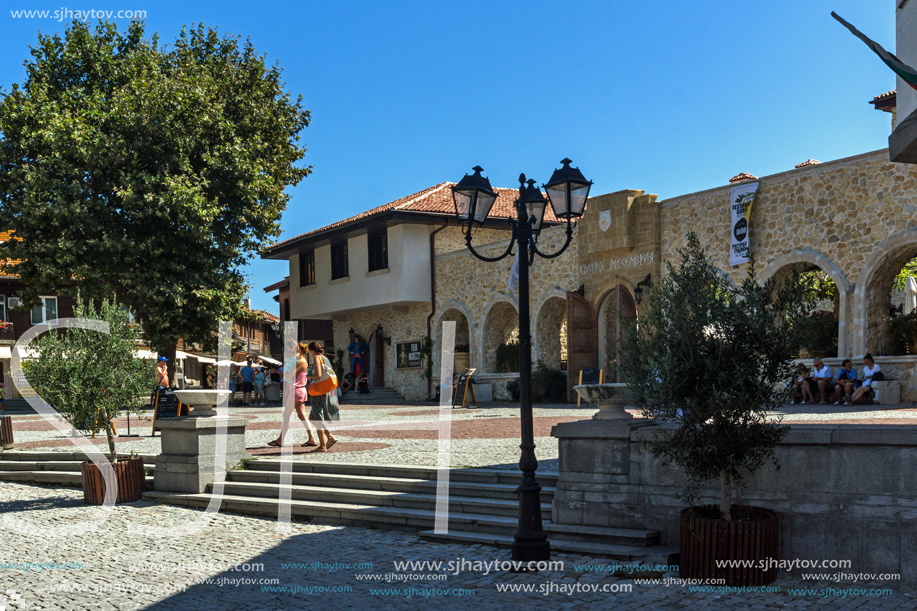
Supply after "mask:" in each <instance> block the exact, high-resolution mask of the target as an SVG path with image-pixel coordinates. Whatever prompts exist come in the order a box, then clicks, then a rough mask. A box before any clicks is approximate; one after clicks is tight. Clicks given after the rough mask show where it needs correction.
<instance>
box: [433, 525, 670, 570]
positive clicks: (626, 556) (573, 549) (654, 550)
mask: <svg viewBox="0 0 917 611" xmlns="http://www.w3.org/2000/svg"><path fill="white" fill-rule="evenodd" d="M547 526H548V525H546V528H545V530H547ZM555 528H557V529H559V528H562V527H560V526H557V525H555ZM418 534H419V535H420V536H421V537H423V538H424V539H427V540H429V541H438V542H442V543H464V544H481V545H493V546H495V547H510V546H511V545H512V544H513V536H512V535H497V534H488V533H481V532H475V531H461V530H450V531H449V532H448V533H436V532H434V531H432V530H425V531H422V532H420V533H418ZM548 541H550V543H551V551H555V552H567V553H574V554H583V555H585V556H589V557H593V558H596V557H597V558H610V559H613V560H616V561H619V562H627V563H636V564H645V565H671V564H677V563H678V548H677V547H670V546H664V545H657V546H652V547H642V546H633V545H615V544H611V543H587V542H584V541H576V540H569V539H566V538H565V537H564V536H563V535H562V534H561V532H557V531H555V532H553V533H551V532H549V533H548Z"/></svg>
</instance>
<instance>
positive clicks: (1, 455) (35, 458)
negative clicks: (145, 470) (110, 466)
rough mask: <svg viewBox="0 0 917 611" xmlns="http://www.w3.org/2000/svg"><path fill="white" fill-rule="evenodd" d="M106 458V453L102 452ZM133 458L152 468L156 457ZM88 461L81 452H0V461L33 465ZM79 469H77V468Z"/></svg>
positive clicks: (126, 455)
mask: <svg viewBox="0 0 917 611" xmlns="http://www.w3.org/2000/svg"><path fill="white" fill-rule="evenodd" d="M103 454H104V455H105V456H106V457H107V456H108V452H103ZM118 456H119V457H120V458H130V457H131V455H130V454H118ZM135 456H140V457H142V458H143V464H144V465H145V466H148V467H149V466H152V465H155V464H156V455H155V454H135ZM86 460H89V458H88V457H87V456H86V454H84V453H82V452H49V451H47V450H43V451H35V452H30V451H28V450H6V451H3V452H0V461H28V462H33V463H38V462H76V463H81V462H83V461H86ZM77 469H79V467H77Z"/></svg>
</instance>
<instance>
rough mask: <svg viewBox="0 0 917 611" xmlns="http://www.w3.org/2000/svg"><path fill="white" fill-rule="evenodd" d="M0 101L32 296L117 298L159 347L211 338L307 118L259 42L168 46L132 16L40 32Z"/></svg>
mask: <svg viewBox="0 0 917 611" xmlns="http://www.w3.org/2000/svg"><path fill="white" fill-rule="evenodd" d="M25 66H26V70H27V76H26V79H25V80H24V82H22V83H18V84H14V85H13V86H12V89H11V90H10V91H8V92H3V95H2V100H0V227H2V228H3V229H7V230H13V231H14V232H15V234H14V235H15V236H16V238H17V239H13V240H9V241H7V242H6V243H4V244H2V245H0V258H6V257H9V258H11V259H20V260H21V262H20V263H19V265H18V266H17V272H18V273H19V274H20V276H21V277H22V279H23V281H24V282H25V283H26V290H25V291H24V292H23V294H22V297H23V298H24V300H25V303H26V305H27V304H30V303H34V302H35V301H36V299H37V296H38V295H40V294H47V293H49V292H60V291H59V287H61V286H62V285H67V287H70V289H72V290H73V291H75V290H76V289H77V287H78V288H79V290H80V291H82V294H83V295H84V296H86V297H89V298H100V297H102V296H105V295H109V294H112V293H113V294H114V295H115V297H116V299H117V300H118V301H119V302H121V303H123V304H124V305H126V306H128V307H129V308H130V309H131V310H132V311H133V312H134V313H135V314H136V316H137V318H138V320H139V321H140V322H141V323H142V325H143V328H144V331H145V333H146V335H147V338H148V339H149V340H150V343H151V345H152V346H153V347H154V348H156V349H158V350H160V352H170V351H171V350H174V347H175V342H176V340H177V338H179V337H183V338H185V339H186V340H187V341H190V342H205V343H209V342H212V341H213V335H212V334H213V331H215V329H216V322H217V321H218V320H232V319H233V318H234V317H235V316H236V315H237V314H238V313H239V311H240V308H241V304H240V298H241V296H242V294H243V293H244V292H245V290H246V288H247V287H246V284H245V280H244V277H243V276H242V274H241V272H240V271H239V266H241V265H243V264H244V263H246V262H247V261H248V260H249V259H250V258H251V256H252V255H253V254H254V253H256V252H257V251H258V250H260V249H261V248H262V247H264V246H265V245H266V244H267V243H268V242H269V241H270V239H271V238H273V237H275V236H277V235H279V232H280V216H281V213H282V212H283V210H284V208H285V206H286V203H287V200H288V199H289V195H288V194H287V193H285V191H284V189H285V188H286V187H287V186H289V185H295V184H297V183H298V182H299V181H300V180H302V179H303V178H304V177H306V176H307V175H308V174H309V173H310V171H311V169H310V168H309V167H302V166H301V165H297V162H299V161H300V160H302V159H303V157H304V155H305V149H304V148H302V147H300V146H299V144H298V142H299V133H300V132H301V130H302V129H304V128H305V127H306V126H307V125H308V124H309V120H310V114H309V111H308V110H306V109H304V108H303V106H302V98H301V96H300V97H297V98H296V99H293V98H292V97H291V96H290V94H288V93H287V92H285V91H284V89H283V86H284V83H283V81H282V80H281V69H280V68H279V67H278V66H277V65H274V66H269V65H267V64H266V63H265V58H264V56H263V55H259V54H258V53H256V51H255V49H254V48H253V47H252V45H251V43H250V42H249V41H247V40H246V41H245V42H244V43H243V42H241V41H240V40H239V39H238V38H237V37H230V36H220V35H219V34H218V33H217V32H216V31H214V30H212V29H210V28H206V27H204V26H203V25H198V26H196V27H193V28H190V29H184V30H183V31H182V32H181V34H180V35H179V36H178V38H177V40H176V41H175V43H174V45H172V46H171V47H163V46H160V44H159V41H158V37H157V36H156V35H155V34H154V35H152V36H146V35H145V32H144V26H143V24H142V23H140V22H133V23H131V24H130V26H129V27H128V28H127V30H126V31H123V32H121V31H118V29H117V27H116V26H115V24H113V23H100V24H99V25H98V26H97V27H96V28H95V30H94V31H93V30H92V29H91V28H90V26H88V25H86V24H82V23H79V22H76V21H75V22H74V23H73V24H72V25H71V26H70V27H69V28H68V29H67V31H66V33H65V34H64V36H63V37H60V36H58V35H56V34H55V35H41V34H39V36H38V42H37V44H36V45H35V46H34V47H33V48H32V49H31V58H30V59H29V60H27V61H26V62H25Z"/></svg>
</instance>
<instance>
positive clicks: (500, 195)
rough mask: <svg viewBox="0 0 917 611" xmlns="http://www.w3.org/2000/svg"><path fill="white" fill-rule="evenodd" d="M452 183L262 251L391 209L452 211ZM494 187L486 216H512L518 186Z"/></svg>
mask: <svg viewBox="0 0 917 611" xmlns="http://www.w3.org/2000/svg"><path fill="white" fill-rule="evenodd" d="M454 184H456V183H454V182H441V183H439V184H438V185H434V186H432V187H430V188H428V189H424V190H423V191H419V192H417V193H414V194H412V195H408V196H406V197H402V198H400V199H396V200H395V201H393V202H389V203H387V204H384V205H382V206H379V207H377V208H373V209H371V210H367V211H366V212H361V213H360V214H357V215H356V216H352V217H350V218H346V219H344V220H342V221H337V222H336V223H332V224H330V225H326V226H325V227H321V228H319V229H314V230H312V231H309V232H306V233H303V234H300V235H298V236H296V237H293V238H290V239H288V240H284V241H282V242H277V243H275V244H271V245H270V246H268V247H267V248H266V249H265V251H269V250H275V249H277V248H278V247H280V246H284V245H286V244H289V243H291V242H295V241H297V240H302V239H303V238H308V237H313V236H317V235H319V234H322V233H326V232H328V231H331V230H334V229H340V228H341V227H346V226H347V225H352V224H355V223H358V222H360V221H365V220H367V219H371V218H373V217H378V216H382V215H384V214H386V213H390V212H416V213H418V214H424V213H427V214H431V215H433V214H435V215H437V216H440V215H443V214H448V215H452V214H455V205H454V204H453V202H452V189H451V187H452V186H453V185H454ZM494 191H496V192H497V201H496V202H494V205H493V208H492V209H491V211H490V216H489V217H488V218H497V219H508V218H514V217H515V216H516V209H515V205H514V202H515V201H516V198H517V197H518V195H519V190H518V189H504V188H501V187H497V188H495V189H494ZM544 222H546V223H556V222H558V219H557V217H555V216H554V211H553V210H552V209H551V206H550V204H548V206H547V208H546V210H545V213H544Z"/></svg>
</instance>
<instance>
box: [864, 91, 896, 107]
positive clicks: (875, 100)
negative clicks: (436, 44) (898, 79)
mask: <svg viewBox="0 0 917 611" xmlns="http://www.w3.org/2000/svg"><path fill="white" fill-rule="evenodd" d="M896 91H897V90H896V89H892V90H891V91H886V92H885V93H880V94H879V95H877V96H876V97H874V98H873V99H872V101H870V102H869V103H870V104H876V103H878V102H882V101H883V100H887V99H888V98H893V97H895V95H896Z"/></svg>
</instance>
